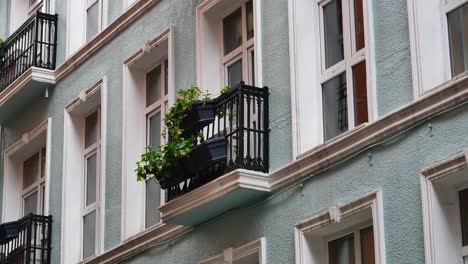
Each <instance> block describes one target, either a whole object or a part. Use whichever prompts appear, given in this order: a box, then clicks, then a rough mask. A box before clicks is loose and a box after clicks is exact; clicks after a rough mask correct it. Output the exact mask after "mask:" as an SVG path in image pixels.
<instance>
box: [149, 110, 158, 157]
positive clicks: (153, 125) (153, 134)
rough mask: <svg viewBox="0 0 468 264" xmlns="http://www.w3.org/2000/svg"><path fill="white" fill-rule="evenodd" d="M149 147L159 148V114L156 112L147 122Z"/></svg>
mask: <svg viewBox="0 0 468 264" xmlns="http://www.w3.org/2000/svg"><path fill="white" fill-rule="evenodd" d="M149 126H150V128H149V133H150V134H149V142H148V143H149V145H150V146H153V149H155V150H156V149H157V147H159V146H161V113H160V112H158V113H156V114H155V115H154V116H152V117H150V120H149Z"/></svg>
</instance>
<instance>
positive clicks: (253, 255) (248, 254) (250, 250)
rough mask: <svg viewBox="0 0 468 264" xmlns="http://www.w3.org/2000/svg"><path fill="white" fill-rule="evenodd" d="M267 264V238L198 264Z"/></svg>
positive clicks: (226, 250) (232, 249) (226, 251)
mask: <svg viewBox="0 0 468 264" xmlns="http://www.w3.org/2000/svg"><path fill="white" fill-rule="evenodd" d="M225 263H232V264H265V263H266V261H265V238H261V239H259V240H256V241H253V242H250V243H248V244H245V245H242V246H240V247H238V248H227V249H225V250H224V252H223V254H220V255H217V256H214V257H211V258H209V259H206V260H203V261H200V262H198V264H225Z"/></svg>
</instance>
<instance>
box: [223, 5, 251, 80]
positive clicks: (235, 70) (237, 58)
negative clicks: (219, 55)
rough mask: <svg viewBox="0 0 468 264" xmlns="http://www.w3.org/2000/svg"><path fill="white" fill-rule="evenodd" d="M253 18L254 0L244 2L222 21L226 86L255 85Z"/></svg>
mask: <svg viewBox="0 0 468 264" xmlns="http://www.w3.org/2000/svg"><path fill="white" fill-rule="evenodd" d="M253 16H254V11H253V0H250V1H245V0H242V1H241V6H240V7H239V8H238V9H236V10H235V11H234V12H232V13H231V14H229V15H227V16H226V17H224V18H223V20H222V24H223V26H222V28H223V38H222V39H223V59H222V63H223V68H224V75H225V78H224V79H225V84H226V85H229V86H234V85H236V84H238V83H240V82H241V81H245V82H246V83H248V84H252V85H254V84H255V56H254V55H255V51H254V43H255V38H254V25H253V21H254V20H253V19H254V18H253Z"/></svg>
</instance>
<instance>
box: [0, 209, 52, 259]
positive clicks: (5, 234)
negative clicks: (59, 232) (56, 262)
mask: <svg viewBox="0 0 468 264" xmlns="http://www.w3.org/2000/svg"><path fill="white" fill-rule="evenodd" d="M51 235H52V216H42V215H34V214H30V215H28V216H25V217H23V218H22V219H20V220H18V221H14V222H9V223H4V224H1V225H0V264H7V263H8V264H10V263H15V264H29V263H41V264H49V263H50V249H51Z"/></svg>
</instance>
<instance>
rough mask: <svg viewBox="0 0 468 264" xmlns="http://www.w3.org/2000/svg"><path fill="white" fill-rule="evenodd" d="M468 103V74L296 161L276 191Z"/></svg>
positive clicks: (274, 180)
mask: <svg viewBox="0 0 468 264" xmlns="http://www.w3.org/2000/svg"><path fill="white" fill-rule="evenodd" d="M467 100H468V73H464V74H462V75H459V76H457V77H456V78H454V79H452V80H450V81H448V82H446V83H444V84H442V85H441V86H439V87H437V88H435V89H434V92H432V93H431V94H427V95H425V96H424V97H422V98H420V99H419V100H417V101H415V102H413V103H411V104H409V105H407V106H405V107H402V108H400V109H397V110H395V111H394V112H392V113H389V114H387V115H385V116H383V117H382V118H380V119H379V120H377V121H375V122H373V123H370V124H366V125H364V126H363V127H358V128H356V129H355V130H352V131H349V133H347V134H345V135H343V136H341V137H339V138H338V139H335V140H332V141H330V142H326V143H325V144H323V145H321V146H319V147H317V148H315V149H313V150H312V151H310V152H308V153H306V154H304V155H303V156H302V157H300V158H299V159H297V160H296V161H294V162H292V163H290V164H288V165H286V166H284V167H282V168H280V169H278V170H276V171H274V172H272V173H271V176H270V184H271V187H272V190H273V191H274V190H277V189H281V188H283V187H286V186H287V185H289V184H292V183H294V182H296V181H299V180H301V179H303V178H304V177H306V176H308V175H311V174H312V173H314V172H317V171H319V170H321V169H324V168H327V167H328V166H330V165H331V164H335V163H337V162H338V161H340V160H343V159H344V158H347V157H349V156H351V155H352V154H355V153H357V152H358V151H360V150H362V149H364V148H366V147H368V146H371V145H373V144H375V143H378V142H380V141H383V140H385V139H388V138H389V137H390V136H392V135H395V134H397V133H398V132H401V131H403V130H404V129H406V128H408V127H410V126H411V125H414V124H416V123H418V122H421V121H422V120H424V119H426V118H428V117H430V116H432V115H434V114H436V113H439V112H442V111H444V110H448V109H450V108H452V107H455V106H457V105H459V104H461V103H464V102H466V101H467Z"/></svg>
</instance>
